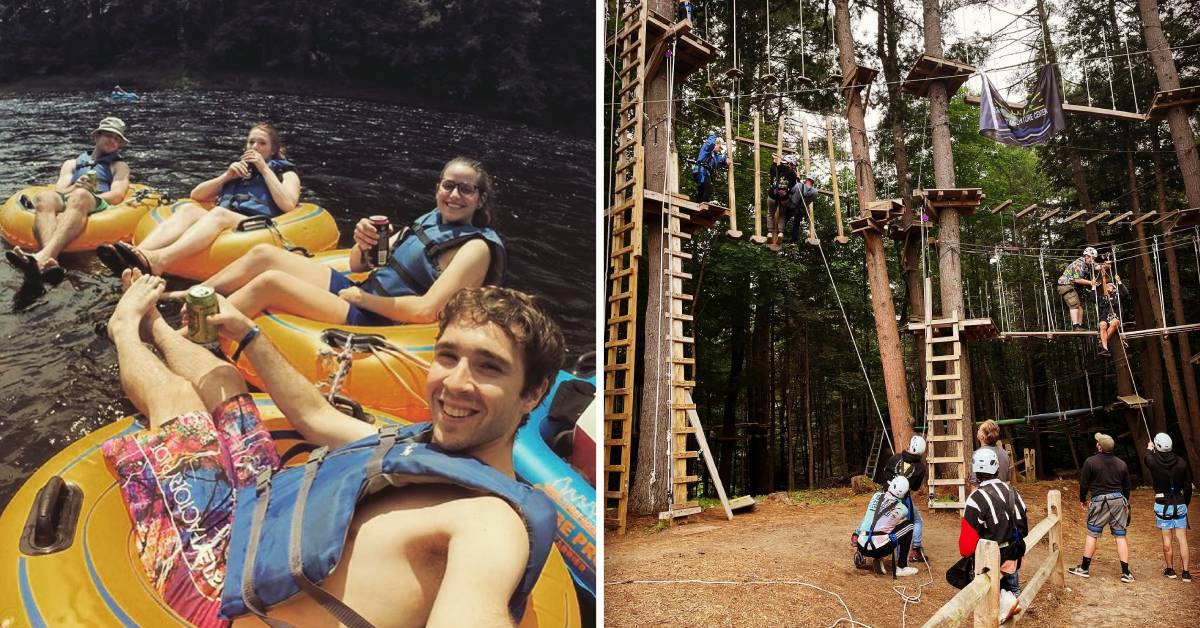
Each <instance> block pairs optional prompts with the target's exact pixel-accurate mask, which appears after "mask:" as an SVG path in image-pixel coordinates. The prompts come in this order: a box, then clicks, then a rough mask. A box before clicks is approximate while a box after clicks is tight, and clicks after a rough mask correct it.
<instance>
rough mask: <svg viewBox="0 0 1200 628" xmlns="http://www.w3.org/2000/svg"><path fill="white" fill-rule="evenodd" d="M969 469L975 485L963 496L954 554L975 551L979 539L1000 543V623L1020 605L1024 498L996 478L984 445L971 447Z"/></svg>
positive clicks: (992, 454)
mask: <svg viewBox="0 0 1200 628" xmlns="http://www.w3.org/2000/svg"><path fill="white" fill-rule="evenodd" d="M971 471H972V472H974V474H975V479H976V481H978V482H979V488H976V489H975V490H974V491H973V492H972V493H971V494H970V495H969V496H967V506H966V508H964V509H963V518H962V523H961V525H960V526H959V533H958V553H959V554H961V555H962V556H964V557H966V556H970V555H972V554H974V553H975V548H976V547H977V546H978V545H979V540H980V539H986V540H988V541H995V542H996V543H997V544H999V545H1000V623H1004V621H1005V620H1007V619H1008V618H1009V617H1011V616H1012V615H1014V614H1016V613H1017V612H1018V611H1019V610H1020V608H1019V607H1018V606H1017V598H1018V597H1020V595H1021V579H1020V576H1019V575H1018V572H1019V570H1020V569H1021V558H1022V557H1023V556H1025V535H1027V534H1029V517H1028V516H1027V514H1028V513H1027V512H1026V509H1025V500H1023V499H1021V495H1020V494H1019V493H1017V491H1016V489H1014V488H1013V487H1012V486H1009V485H1008V484H1005V483H1004V482H1003V481H1001V480H1000V477H999V473H1000V459H999V458H997V457H996V452H994V451H992V450H991V449H988V448H980V449H976V450H975V454H974V455H972V456H971Z"/></svg>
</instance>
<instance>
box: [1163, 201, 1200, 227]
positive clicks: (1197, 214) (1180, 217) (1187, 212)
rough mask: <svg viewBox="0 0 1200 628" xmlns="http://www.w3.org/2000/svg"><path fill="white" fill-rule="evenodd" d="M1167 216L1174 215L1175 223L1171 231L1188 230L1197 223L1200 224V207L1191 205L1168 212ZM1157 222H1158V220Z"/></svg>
mask: <svg viewBox="0 0 1200 628" xmlns="http://www.w3.org/2000/svg"><path fill="white" fill-rule="evenodd" d="M1167 216H1174V218H1175V224H1174V225H1172V226H1171V233H1178V232H1180V231H1187V230H1188V229H1191V228H1192V227H1195V226H1196V225H1200V207H1190V208H1188V209H1181V210H1179V211H1177V212H1167V214H1166V216H1164V218H1166V217H1167ZM1155 224H1158V223H1157V222H1156V223H1155Z"/></svg>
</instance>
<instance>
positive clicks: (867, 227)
mask: <svg viewBox="0 0 1200 628" xmlns="http://www.w3.org/2000/svg"><path fill="white" fill-rule="evenodd" d="M885 229H887V223H886V222H883V223H881V222H877V221H876V220H874V219H873V218H871V217H870V216H862V215H860V216H858V217H857V218H851V219H850V233H858V234H865V233H867V232H871V233H878V234H880V235H882V234H883V232H884V230H885Z"/></svg>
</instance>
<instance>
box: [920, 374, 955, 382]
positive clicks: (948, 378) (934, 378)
mask: <svg viewBox="0 0 1200 628" xmlns="http://www.w3.org/2000/svg"><path fill="white" fill-rule="evenodd" d="M925 379H928V380H930V381H936V382H948V381H956V380H960V379H962V375H959V374H958V373H945V374H943V375H928V376H926V378H925Z"/></svg>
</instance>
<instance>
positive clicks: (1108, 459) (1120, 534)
mask: <svg viewBox="0 0 1200 628" xmlns="http://www.w3.org/2000/svg"><path fill="white" fill-rule="evenodd" d="M1115 446H1116V443H1115V442H1114V441H1113V437H1112V436H1109V435H1108V434H1101V433H1100V432H1096V453H1095V455H1093V456H1091V457H1090V458H1088V459H1087V460H1086V461H1084V463H1083V468H1082V469H1081V470H1080V471H1079V506H1080V508H1083V509H1084V511H1086V512H1087V538H1086V539H1084V542H1083V560H1082V561H1080V563H1079V565H1078V566H1076V567H1071V568H1070V569H1068V570H1067V571H1069V572H1071V573H1073V574H1075V575H1077V576H1079V577H1081V578H1087V577H1090V575H1091V572H1090V571H1089V569H1090V567H1091V564H1092V556H1094V555H1095V554H1096V539H1099V538H1100V535H1101V534H1102V533H1103V532H1104V526H1106V525H1107V526H1108V527H1109V530H1111V531H1112V535H1113V537H1115V538H1116V539H1117V557H1118V558H1120V559H1121V582H1126V583H1129V582H1133V572H1131V571H1129V543H1128V542H1127V541H1126V540H1125V528H1126V527H1127V526H1128V525H1129V490H1130V489H1131V488H1132V487H1133V483H1132V482H1131V481H1130V479H1129V468H1128V467H1126V466H1125V461H1124V460H1121V459H1120V458H1118V457H1116V456H1114V455H1113V453H1112V452H1113V448H1114V447H1115ZM1089 493H1090V494H1091V501H1088V494H1089Z"/></svg>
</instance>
